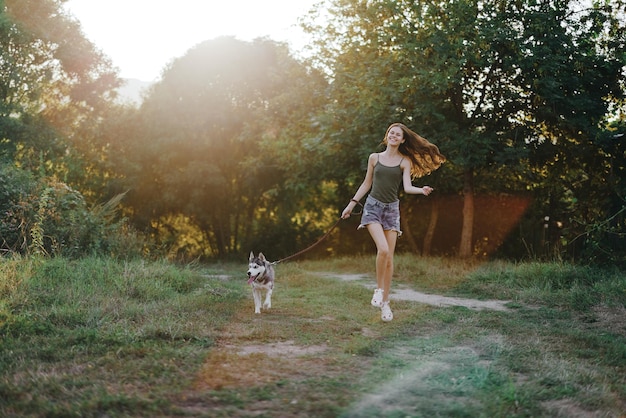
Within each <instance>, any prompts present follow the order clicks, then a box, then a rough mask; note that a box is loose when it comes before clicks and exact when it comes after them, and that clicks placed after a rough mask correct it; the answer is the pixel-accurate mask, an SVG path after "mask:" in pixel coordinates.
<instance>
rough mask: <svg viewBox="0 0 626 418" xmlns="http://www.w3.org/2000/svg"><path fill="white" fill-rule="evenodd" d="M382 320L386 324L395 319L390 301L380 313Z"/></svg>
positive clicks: (384, 304)
mask: <svg viewBox="0 0 626 418" xmlns="http://www.w3.org/2000/svg"><path fill="white" fill-rule="evenodd" d="M380 319H382V320H383V321H385V322H389V321H391V320H392V319H393V312H391V308H390V307H389V301H387V302H385V303H383V308H382V310H381V313H380Z"/></svg>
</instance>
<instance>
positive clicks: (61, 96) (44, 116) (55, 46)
mask: <svg viewBox="0 0 626 418" xmlns="http://www.w3.org/2000/svg"><path fill="white" fill-rule="evenodd" d="M62 4H63V1H59V0H19V1H18V0H2V1H0V42H1V45H2V48H1V49H0V86H2V87H1V94H0V139H1V141H0V153H1V155H2V156H3V157H4V158H5V159H6V160H11V161H13V160H15V161H17V162H18V164H19V165H21V166H22V167H24V168H30V169H32V170H34V171H44V172H47V173H48V174H53V173H55V174H60V175H62V176H64V177H71V176H72V175H73V176H76V175H77V173H69V168H68V167H69V166H71V165H72V163H75V162H76V161H77V160H79V159H80V158H81V157H83V155H84V154H85V152H86V150H88V149H90V143H89V142H88V141H85V138H83V137H80V136H77V135H75V133H76V130H77V128H78V127H79V126H80V124H89V123H93V121H94V120H97V117H98V113H99V112H100V111H102V110H103V109H106V108H107V107H108V106H110V99H112V98H113V97H114V94H115V93H114V91H113V89H114V88H115V87H117V86H118V85H119V79H118V78H117V76H116V74H115V71H114V70H113V69H112V68H111V63H110V61H109V60H108V59H107V58H106V57H104V56H103V55H102V53H101V52H99V51H97V50H96V49H95V47H94V46H93V44H91V42H89V41H88V40H87V39H86V38H85V37H84V35H83V33H82V31H81V29H80V25H79V24H78V22H77V21H76V20H75V19H73V18H72V17H71V16H69V15H67V13H66V12H65V11H64V10H63V8H62ZM42 163H45V164H42ZM79 175H80V176H82V175H84V171H82V170H81V171H80V174H79Z"/></svg>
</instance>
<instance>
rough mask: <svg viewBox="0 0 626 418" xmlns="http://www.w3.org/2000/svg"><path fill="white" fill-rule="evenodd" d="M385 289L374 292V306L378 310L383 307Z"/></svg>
mask: <svg viewBox="0 0 626 418" xmlns="http://www.w3.org/2000/svg"><path fill="white" fill-rule="evenodd" d="M383 292H384V290H383V289H376V290H374V296H372V306H375V307H377V308H382V307H383Z"/></svg>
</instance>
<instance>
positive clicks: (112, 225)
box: [0, 166, 143, 257]
mask: <svg viewBox="0 0 626 418" xmlns="http://www.w3.org/2000/svg"><path fill="white" fill-rule="evenodd" d="M123 196H124V195H123V194H121V195H118V196H115V197H114V198H113V199H111V200H110V201H109V202H106V203H104V204H101V205H97V206H94V207H91V208H90V207H88V206H87V203H86V202H85V199H84V197H83V196H82V194H81V193H80V192H78V191H77V190H74V189H72V188H71V187H69V186H68V185H67V184H65V183H62V182H60V181H58V180H56V179H54V178H44V179H41V180H37V179H35V178H34V177H33V176H32V175H31V174H29V173H27V172H25V171H24V170H20V169H18V168H15V167H12V166H2V167H0V197H2V200H1V203H0V213H1V214H2V216H0V234H1V235H0V236H1V237H2V241H1V242H0V249H2V250H3V251H5V252H6V251H10V252H15V253H20V254H27V253H28V254H40V255H55V256H60V255H62V256H66V257H80V256H83V255H86V254H94V253H97V254H107V255H112V256H115V257H134V256H139V255H141V251H142V244H143V243H142V241H141V239H140V238H139V237H138V236H137V235H136V234H135V233H134V232H133V231H132V230H131V229H130V228H129V227H128V225H127V223H126V221H125V220H124V219H121V218H120V217H119V216H118V214H117V208H118V207H119V203H120V201H121V200H122V198H123Z"/></svg>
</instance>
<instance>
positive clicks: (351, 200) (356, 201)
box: [350, 199, 361, 204]
mask: <svg viewBox="0 0 626 418" xmlns="http://www.w3.org/2000/svg"><path fill="white" fill-rule="evenodd" d="M350 202H354V203H356V204H359V203H361V202H359V201H358V200H356V199H350Z"/></svg>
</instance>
